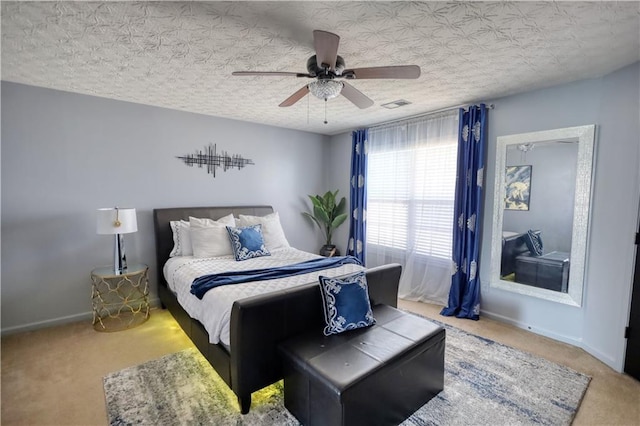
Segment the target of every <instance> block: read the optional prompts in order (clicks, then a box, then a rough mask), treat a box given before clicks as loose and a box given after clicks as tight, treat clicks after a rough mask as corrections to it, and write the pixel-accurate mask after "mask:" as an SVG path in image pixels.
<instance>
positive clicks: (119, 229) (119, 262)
mask: <svg viewBox="0 0 640 426" xmlns="http://www.w3.org/2000/svg"><path fill="white" fill-rule="evenodd" d="M137 231H138V222H137V220H136V209H121V208H118V207H115V208H107V209H98V222H97V232H98V234H102V235H105V234H109V235H111V234H113V235H115V242H114V251H113V254H114V263H113V270H114V272H115V274H116V275H119V274H122V273H123V272H126V270H127V256H126V254H125V252H124V236H123V234H130V233H132V232H137Z"/></svg>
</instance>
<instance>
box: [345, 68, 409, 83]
mask: <svg viewBox="0 0 640 426" xmlns="http://www.w3.org/2000/svg"><path fill="white" fill-rule="evenodd" d="M342 75H343V76H345V77H346V78H354V79H358V80H363V79H367V78H418V77H420V67H419V66H417V65H396V66H390V67H371V68H355V69H350V70H344V71H343V72H342Z"/></svg>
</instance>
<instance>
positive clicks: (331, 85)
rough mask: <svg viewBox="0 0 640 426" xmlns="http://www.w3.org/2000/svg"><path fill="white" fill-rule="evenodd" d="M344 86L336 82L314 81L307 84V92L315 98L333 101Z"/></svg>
mask: <svg viewBox="0 0 640 426" xmlns="http://www.w3.org/2000/svg"><path fill="white" fill-rule="evenodd" d="M343 86H344V84H343V83H342V82H340V81H336V80H316V81H313V82H311V83H309V85H308V87H309V91H310V92H311V93H312V94H313V96H315V97H316V98H320V99H325V100H326V99H333V98H335V97H336V96H338V95H339V94H340V92H341V91H342V87H343Z"/></svg>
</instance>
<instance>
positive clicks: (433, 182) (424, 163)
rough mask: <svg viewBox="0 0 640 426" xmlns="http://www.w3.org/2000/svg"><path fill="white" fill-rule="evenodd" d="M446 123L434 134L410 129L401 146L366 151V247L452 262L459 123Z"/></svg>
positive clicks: (395, 144) (430, 131)
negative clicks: (400, 251)
mask: <svg viewBox="0 0 640 426" xmlns="http://www.w3.org/2000/svg"><path fill="white" fill-rule="evenodd" d="M449 121H450V122H451V123H453V126H451V125H449V127H447V128H446V129H438V132H434V131H433V129H431V130H428V129H421V131H411V129H409V130H407V131H404V132H401V133H400V135H401V139H402V140H401V141H400V142H399V143H398V141H396V143H392V144H384V143H383V144H379V143H374V144H371V145H370V146H369V158H368V172H367V244H369V245H373V246H378V247H379V248H384V249H392V250H393V249H395V250H402V251H409V252H412V253H414V254H415V255H418V256H428V257H432V258H441V259H451V250H452V234H453V208H454V198H455V181H456V164H457V159H456V157H457V134H456V133H457V120H451V119H450V120H449ZM426 124H427V125H428V124H429V123H426ZM398 134H399V133H398V132H396V133H394V136H395V137H396V138H397V137H398ZM412 137H413V138H414V140H410V139H411V138H412ZM405 138H406V139H409V140H405Z"/></svg>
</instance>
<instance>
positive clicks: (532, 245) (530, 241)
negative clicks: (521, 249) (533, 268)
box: [524, 229, 542, 256]
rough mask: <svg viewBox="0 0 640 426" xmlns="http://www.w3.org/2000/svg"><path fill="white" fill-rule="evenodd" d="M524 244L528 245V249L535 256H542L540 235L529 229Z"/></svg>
mask: <svg viewBox="0 0 640 426" xmlns="http://www.w3.org/2000/svg"><path fill="white" fill-rule="evenodd" d="M524 242H525V243H526V244H527V248H528V249H529V251H530V252H531V254H532V255H534V256H542V238H541V237H540V233H539V232H538V233H536V232H535V231H532V230H531V229H529V230H528V231H527V233H526V235H525V236H524Z"/></svg>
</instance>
